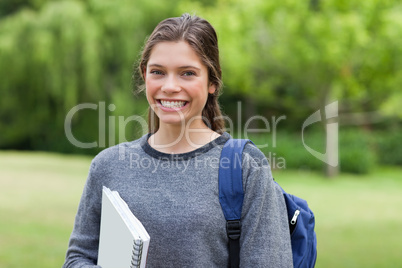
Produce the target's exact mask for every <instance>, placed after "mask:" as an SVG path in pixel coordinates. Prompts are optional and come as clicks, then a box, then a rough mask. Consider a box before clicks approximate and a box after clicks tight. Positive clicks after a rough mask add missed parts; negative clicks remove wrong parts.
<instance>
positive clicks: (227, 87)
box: [0, 0, 402, 267]
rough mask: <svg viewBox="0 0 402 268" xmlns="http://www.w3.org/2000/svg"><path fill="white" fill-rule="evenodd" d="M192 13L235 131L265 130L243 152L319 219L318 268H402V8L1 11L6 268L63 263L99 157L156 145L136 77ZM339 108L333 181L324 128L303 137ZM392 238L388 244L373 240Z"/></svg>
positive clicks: (294, 4) (118, 4)
mask: <svg viewBox="0 0 402 268" xmlns="http://www.w3.org/2000/svg"><path fill="white" fill-rule="evenodd" d="M185 12H187V13H190V14H196V15H198V16H201V17H203V18H205V19H207V20H208V21H210V22H211V24H212V25H213V26H214V27H215V29H216V31H217V33H218V38H219V46H220V51H221V64H222V69H223V81H224V88H223V94H222V95H221V97H220V103H221V106H222V109H223V111H224V113H225V114H226V115H227V116H228V117H229V118H231V124H230V125H229V126H228V130H229V131H230V133H231V134H232V135H234V136H237V137H244V136H245V131H244V130H245V128H246V127H245V126H246V125H247V126H248V128H255V129H266V130H267V129H268V128H267V122H268V124H269V129H268V131H265V133H251V134H249V135H248V138H251V139H253V141H255V143H258V144H261V145H264V146H261V150H262V151H263V152H264V153H265V154H266V155H267V157H268V158H269V160H270V162H271V165H272V166H273V169H274V175H275V174H278V176H276V178H277V180H278V181H281V183H283V184H284V185H286V186H287V187H289V188H288V189H290V190H293V192H296V194H297V193H299V195H300V194H301V195H302V196H301V197H303V198H305V199H307V200H308V201H309V203H310V204H311V206H312V209H313V211H314V210H315V211H316V216H317V218H321V224H320V225H317V232H318V235H319V260H318V262H317V264H318V266H319V267H362V266H366V267H390V266H389V265H392V267H398V265H399V267H402V266H401V263H402V259H400V256H399V255H398V254H399V253H397V252H398V250H400V249H402V248H401V246H400V245H399V243H398V242H397V241H396V240H392V239H394V237H395V233H394V231H395V232H397V230H398V228H396V226H400V224H401V223H402V216H397V214H400V213H398V212H397V206H396V204H398V203H399V204H400V202H402V199H401V197H400V196H402V185H401V181H402V173H401V171H402V168H401V166H402V146H401V140H402V131H401V130H402V128H401V126H402V125H401V123H402V109H401V104H402V90H401V85H402V46H401V44H402V2H401V1H399V0H384V1H378V0H365V1H361V0H348V1H346V0H306V1H300V0H284V1H264V0H247V1H246V0H217V1H213V0H196V1H194V0H193V1H190V0H182V1H159V2H154V1H148V0H131V1H129V0H114V1H107V0H64V1H58V0H1V1H0V93H1V95H0V183H1V185H0V186H1V188H2V190H0V191H2V193H1V195H0V209H1V210H0V217H1V220H0V227H3V228H1V231H0V238H1V239H0V266H1V267H21V263H20V262H21V260H24V258H22V259H21V256H25V260H26V262H27V263H29V266H30V267H33V266H32V263H33V262H37V263H39V264H40V265H39V266H37V267H54V266H55V263H57V266H60V265H61V263H62V261H63V258H64V253H65V250H66V247H67V240H68V237H69V234H70V232H71V228H72V223H73V220H74V214H75V211H76V206H77V203H78V201H79V196H80V193H81V191H82V186H83V183H84V182H85V177H86V172H87V170H88V167H89V162H90V159H91V158H92V157H93V156H94V155H95V154H96V153H98V152H99V151H101V150H103V149H104V148H106V147H109V146H112V145H115V144H117V143H119V142H122V141H125V140H133V139H136V138H138V137H140V136H141V135H143V134H145V133H146V129H144V127H143V125H141V122H142V121H141V120H139V119H138V117H141V118H145V119H146V115H147V102H146V99H145V97H144V93H138V92H137V91H138V90H137V88H138V86H139V85H141V83H142V81H141V80H140V79H139V77H138V75H137V74H136V73H135V71H136V66H137V61H138V60H139V56H140V51H141V48H142V46H143V44H144V41H145V40H146V37H147V36H148V35H149V34H150V33H151V32H152V30H153V28H154V27H155V26H156V25H157V24H158V22H160V21H161V20H163V19H165V18H167V17H172V16H175V17H176V16H180V15H181V14H182V13H185ZM334 102H337V105H338V106H337V107H338V110H337V114H338V116H337V117H336V119H335V121H332V123H333V122H336V123H337V124H338V125H339V127H338V130H339V139H338V142H339V144H338V149H339V165H338V166H337V167H336V171H335V172H334V171H332V172H329V171H328V166H327V165H325V163H324V162H323V161H320V160H319V159H317V158H316V157H314V156H312V155H311V154H310V153H309V152H308V151H307V150H306V148H305V146H304V144H308V146H309V147H310V148H313V149H314V150H316V151H317V152H321V153H325V152H326V148H327V147H326V146H327V142H328V141H327V140H326V134H327V133H326V124H327V122H326V121H325V120H324V119H323V120H321V121H320V122H317V123H316V124H314V125H311V126H309V127H308V128H306V129H303V123H304V122H305V121H306V119H307V118H309V116H310V115H312V114H313V113H315V112H316V111H321V114H322V118H325V113H323V111H324V110H325V107H326V106H327V105H328V104H330V103H334ZM255 115H258V116H259V117H258V118H257V119H255V120H251V121H249V119H250V118H252V117H253V116H255ZM132 116H136V117H134V119H133V117H132ZM130 118H131V119H130ZM264 118H265V119H266V120H263V119H264ZM66 124H67V125H68V126H67V125H66ZM303 131H304V142H305V143H303V142H302V132H303ZM69 137H70V138H69ZM71 137H74V138H73V139H74V140H75V141H80V142H81V143H82V144H86V145H87V146H86V147H85V146H77V144H74V142H71ZM329 176H331V177H332V178H334V179H332V180H329V179H328V177H329ZM314 187H316V188H314ZM32 189H34V190H32ZM364 189H365V190H364ZM357 190H359V192H358V194H357V195H356V192H355V191H357ZM69 193H70V194H69ZM303 195H304V196H303ZM377 195H378V196H377ZM356 196H358V198H360V199H358V200H357V201H356V199H355V198H356ZM16 197H17V198H18V200H19V201H16V200H15V199H16ZM374 197H376V198H374ZM32 200H36V201H35V202H32ZM323 200H325V202H327V203H326V204H327V205H329V206H331V207H332V209H331V212H329V211H328V209H327V208H326V207H325V206H324V204H325V202H323ZM340 200H342V202H340ZM346 201H347V202H346ZM50 203H52V204H53V206H51V205H50ZM340 203H341V204H340ZM35 204H36V205H35ZM39 204H40V205H39ZM352 204H353V205H352ZM368 208H370V209H371V210H370V211H368ZM46 209H48V210H46ZM61 210H63V212H61ZM32 211H35V213H34V212H32ZM334 211H336V212H334ZM334 213H335V214H337V213H338V216H337V219H338V220H340V221H337V220H330V219H329V218H331V217H332V216H333V214H334ZM345 213H346V214H345ZM376 213H377V214H376ZM378 213H379V214H378ZM381 213H383V214H381ZM384 213H385V214H384ZM24 215H31V216H30V217H28V216H27V217H24ZM45 215H46V217H44V216H45ZM374 215H378V217H375V216H374ZM8 216H11V217H8ZM318 216H320V217H318ZM356 217H358V218H356ZM5 218H8V219H10V220H8V221H6V220H4V219H5ZM11 218H13V220H11ZM46 219H47V220H46ZM362 219H363V222H366V223H369V225H368V226H366V227H367V229H364V226H363V227H362V226H356V225H357V222H361V221H362ZM380 219H381V220H383V221H384V222H381V220H380ZM335 222H340V223H339V224H340V225H342V226H343V227H344V228H343V229H342V228H341V227H340V225H336V224H335ZM334 224H335V225H334ZM343 224H344V225H343ZM381 224H384V225H381ZM359 228H360V229H361V230H365V234H364V235H363V234H362V233H360V232H359ZM385 229H386V230H387V231H388V232H389V233H387V234H386V235H389V236H387V237H389V239H390V240H387V241H383V238H384V236H385V234H384V233H381V232H375V231H378V230H385ZM391 230H392V232H391ZM374 233H375V234H374ZM35 234H36V235H35ZM40 234H42V235H40ZM371 238H372V239H371ZM12 241H13V242H12ZM24 241H25V242H24ZM357 241H360V242H357ZM39 242H40V244H42V247H43V248H42V249H41V250H40V246H39V247H37V243H39ZM10 243H11V244H10ZM353 243H358V244H353ZM359 243H360V244H359ZM347 245H351V246H350V247H347ZM378 245H382V246H381V248H382V250H383V252H382V251H381V250H379V247H378ZM384 245H388V247H385V248H384ZM50 249H52V250H54V251H52V250H50ZM346 249H349V250H346ZM35 250H40V251H35ZM320 250H321V252H320ZM356 250H357V251H356ZM320 253H322V254H321V256H322V257H321V258H320ZM367 255H370V256H371V258H368V259H367ZM342 256H343V257H342ZM17 262H19V264H20V265H19V266H17V264H16V263H17Z"/></svg>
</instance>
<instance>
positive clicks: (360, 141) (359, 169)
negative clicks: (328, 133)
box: [249, 128, 377, 174]
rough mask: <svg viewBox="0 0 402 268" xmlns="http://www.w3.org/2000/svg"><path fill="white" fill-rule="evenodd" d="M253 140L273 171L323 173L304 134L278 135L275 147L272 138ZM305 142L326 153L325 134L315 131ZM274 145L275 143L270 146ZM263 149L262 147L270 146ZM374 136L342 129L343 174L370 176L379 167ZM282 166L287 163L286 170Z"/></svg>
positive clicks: (323, 166) (341, 158)
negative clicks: (374, 168)
mask: <svg viewBox="0 0 402 268" xmlns="http://www.w3.org/2000/svg"><path fill="white" fill-rule="evenodd" d="M249 138H250V139H251V140H252V141H253V142H254V143H255V144H256V145H257V146H260V149H261V151H262V152H263V153H264V154H265V155H266V156H267V158H268V160H270V163H271V166H272V168H273V169H275V168H278V169H281V168H288V169H307V170H323V169H324V168H325V163H323V162H322V161H321V160H319V159H317V158H316V157H314V156H313V155H312V154H310V153H309V152H308V151H307V150H306V148H305V147H304V145H303V142H302V137H301V134H298V133H288V132H278V133H276V139H275V142H276V144H275V146H274V144H273V140H272V134H271V133H269V134H268V135H253V136H251V135H250V136H249ZM304 139H305V140H304V142H305V144H306V145H307V146H309V147H311V148H312V149H313V150H315V151H317V152H320V153H325V131H324V130H322V131H320V130H317V129H316V130H314V131H310V132H307V133H305V134H304ZM269 141H271V143H269ZM267 144H268V146H265V147H261V145H267ZM376 159H377V157H376V155H375V150H374V146H373V135H372V134H371V133H370V132H365V131H363V130H360V129H356V128H353V129H341V130H340V132H339V165H340V171H341V172H350V173H357V174H366V173H369V172H370V171H371V170H372V168H373V167H375V165H376ZM282 162H285V166H283V164H282Z"/></svg>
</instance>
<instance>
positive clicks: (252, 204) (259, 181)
mask: <svg viewBox="0 0 402 268" xmlns="http://www.w3.org/2000/svg"><path fill="white" fill-rule="evenodd" d="M243 187H244V192H245V196H244V201H243V208H242V219H241V222H242V229H241V238H240V249H241V250H240V267H293V260H292V251H291V243H290V235H289V225H288V223H287V211H286V204H285V200H284V197H283V194H282V192H281V190H280V188H279V187H278V186H277V185H276V184H275V183H274V181H273V178H272V174H271V169H270V166H269V163H268V160H267V159H266V157H265V155H264V154H263V153H262V152H261V151H260V150H259V149H258V148H257V147H255V146H254V145H252V144H247V145H246V147H245V149H244V151H243Z"/></svg>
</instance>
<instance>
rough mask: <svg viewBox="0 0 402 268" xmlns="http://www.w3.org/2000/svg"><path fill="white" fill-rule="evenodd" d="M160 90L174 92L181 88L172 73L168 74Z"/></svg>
mask: <svg viewBox="0 0 402 268" xmlns="http://www.w3.org/2000/svg"><path fill="white" fill-rule="evenodd" d="M161 90H162V91H163V92H165V93H176V92H179V91H180V90H181V87H180V85H179V82H178V81H177V78H176V77H175V76H174V75H168V76H167V77H166V79H165V81H164V83H163V85H162V88H161Z"/></svg>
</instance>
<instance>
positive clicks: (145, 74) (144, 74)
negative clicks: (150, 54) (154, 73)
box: [142, 67, 147, 82]
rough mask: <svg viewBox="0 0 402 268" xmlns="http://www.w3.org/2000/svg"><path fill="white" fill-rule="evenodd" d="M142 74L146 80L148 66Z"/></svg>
mask: <svg viewBox="0 0 402 268" xmlns="http://www.w3.org/2000/svg"><path fill="white" fill-rule="evenodd" d="M142 76H143V77H144V82H145V79H146V78H147V68H146V67H145V68H144V69H143V70H142Z"/></svg>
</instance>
